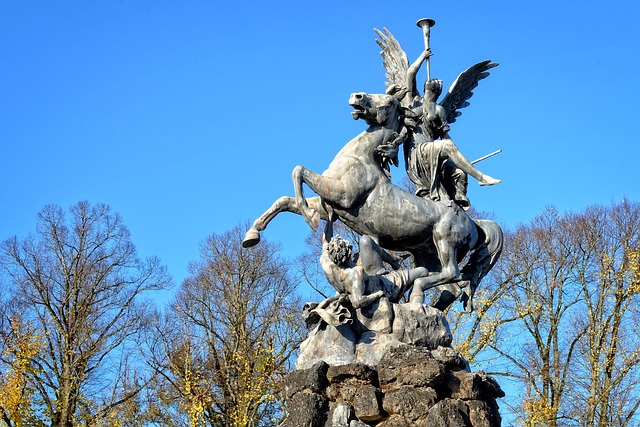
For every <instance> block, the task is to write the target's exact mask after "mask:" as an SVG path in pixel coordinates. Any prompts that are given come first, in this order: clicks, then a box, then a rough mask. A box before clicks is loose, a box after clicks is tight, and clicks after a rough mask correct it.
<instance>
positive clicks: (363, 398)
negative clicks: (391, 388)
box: [353, 384, 383, 422]
mask: <svg viewBox="0 0 640 427" xmlns="http://www.w3.org/2000/svg"><path fill="white" fill-rule="evenodd" d="M380 400H381V395H380V390H378V389H377V388H376V387H374V386H372V385H370V384H364V385H362V386H361V387H359V388H358V389H357V390H356V393H355V395H354V398H353V409H354V411H355V413H356V417H357V418H358V419H359V420H360V421H365V422H372V421H378V420H380V419H382V418H383V413H382V408H381V405H380Z"/></svg>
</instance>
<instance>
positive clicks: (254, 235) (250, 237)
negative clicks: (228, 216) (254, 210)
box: [242, 228, 260, 248]
mask: <svg viewBox="0 0 640 427" xmlns="http://www.w3.org/2000/svg"><path fill="white" fill-rule="evenodd" d="M258 243H260V232H259V231H258V230H256V229H255V228H250V229H249V230H248V231H247V234H245V235H244V240H243V241H242V247H243V248H250V247H252V246H255V245H257V244H258Z"/></svg>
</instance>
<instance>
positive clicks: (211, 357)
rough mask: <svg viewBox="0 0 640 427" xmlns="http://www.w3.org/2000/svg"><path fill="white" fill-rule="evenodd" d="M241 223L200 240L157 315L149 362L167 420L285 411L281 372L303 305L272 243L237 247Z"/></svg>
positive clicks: (260, 421) (217, 421)
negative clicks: (181, 278) (175, 290)
mask: <svg viewBox="0 0 640 427" xmlns="http://www.w3.org/2000/svg"><path fill="white" fill-rule="evenodd" d="M244 229H245V228H243V227H235V228H234V229H233V230H231V231H228V232H226V233H224V234H220V235H218V234H214V235H212V236H210V237H209V238H207V239H206V240H205V242H204V243H203V244H202V246H201V251H200V259H199V260H198V261H197V262H194V263H192V264H191V265H190V276H189V277H188V278H187V279H186V280H185V281H184V282H183V283H182V285H181V286H180V289H179V290H178V293H177V295H176V299H175V302H174V303H173V304H172V306H171V309H170V311H169V313H168V314H167V316H166V317H165V318H164V319H162V318H161V317H159V318H158V322H157V330H158V336H157V340H156V342H155V344H154V345H153V348H154V351H153V352H152V354H151V355H152V357H153V360H152V364H153V365H154V366H155V367H156V369H157V370H158V371H159V372H161V380H162V381H161V382H160V383H159V384H158V395H159V396H160V399H161V400H162V401H163V402H165V403H168V404H169V406H166V407H165V410H166V411H168V412H170V413H165V414H164V416H165V418H166V419H168V420H170V421H169V422H170V423H171V425H191V426H200V425H208V426H234V427H250V426H270V425H275V424H277V422H278V420H279V419H281V418H282V416H283V415H284V412H283V389H282V379H283V376H284V375H285V374H286V373H287V372H288V371H289V370H290V369H291V363H292V359H291V356H292V354H293V353H294V351H295V349H296V347H297V345H298V343H299V342H300V340H301V335H300V332H301V330H302V324H303V322H302V318H301V316H300V314H299V310H300V309H301V307H302V306H301V304H300V301H299V300H298V299H297V297H296V293H295V290H296V284H295V283H294V282H293V281H292V280H291V276H290V274H289V265H288V264H287V263H286V262H285V261H283V260H282V259H280V258H279V257H278V255H277V253H278V248H277V246H275V245H273V244H270V243H269V242H264V241H263V242H262V243H261V244H260V245H258V246H256V247H254V248H251V249H244V248H242V237H243V236H242V234H243V230H244ZM176 402H177V404H176Z"/></svg>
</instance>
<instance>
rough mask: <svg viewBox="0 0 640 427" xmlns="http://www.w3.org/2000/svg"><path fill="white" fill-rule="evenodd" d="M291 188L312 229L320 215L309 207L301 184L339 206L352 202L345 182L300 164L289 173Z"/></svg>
mask: <svg viewBox="0 0 640 427" xmlns="http://www.w3.org/2000/svg"><path fill="white" fill-rule="evenodd" d="M291 178H292V180H293V188H294V191H295V194H296V203H297V204H298V209H299V210H300V212H301V214H302V216H303V217H304V219H305V221H306V222H307V224H309V226H310V227H311V228H312V229H313V230H317V229H318V224H319V222H320V219H323V218H321V217H320V215H319V213H318V210H317V209H312V208H309V205H308V203H307V200H309V199H306V198H305V197H304V189H303V186H302V185H303V184H307V185H308V186H309V188H311V189H312V190H313V191H314V192H315V193H316V194H318V195H319V196H320V197H322V198H323V199H324V200H325V201H329V202H335V203H338V204H340V205H341V206H350V205H351V203H353V200H352V199H353V196H352V195H351V194H350V192H348V191H346V187H345V184H344V183H343V182H342V181H341V180H339V179H336V178H330V177H326V176H324V175H320V174H317V173H315V172H312V171H310V170H309V169H306V168H304V167H302V166H296V167H295V168H294V169H293V173H292V174H291Z"/></svg>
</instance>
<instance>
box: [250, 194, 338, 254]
mask: <svg viewBox="0 0 640 427" xmlns="http://www.w3.org/2000/svg"><path fill="white" fill-rule="evenodd" d="M305 203H306V204H307V206H308V208H309V209H310V210H312V211H313V212H314V213H315V214H316V215H318V217H319V218H320V219H325V220H326V219H328V218H329V214H328V213H327V211H326V210H325V209H324V208H323V207H322V203H321V200H320V197H310V198H309V199H306V200H305ZM281 212H292V213H294V214H298V215H302V214H301V212H300V209H298V203H297V202H296V199H294V198H293V197H289V196H282V197H280V198H279V199H278V200H276V201H275V202H274V203H273V204H272V205H271V207H269V209H267V210H266V211H265V212H264V213H263V214H262V215H260V217H259V218H258V219H256V220H255V221H254V222H253V225H252V226H251V228H250V229H249V230H248V231H247V233H246V234H245V236H244V240H243V241H242V246H243V247H245V248H249V247H251V246H255V245H257V244H258V243H259V242H260V232H261V231H262V230H264V229H265V228H267V225H269V223H270V222H271V220H272V219H274V218H275V217H276V216H277V215H278V214H279V213H281Z"/></svg>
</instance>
